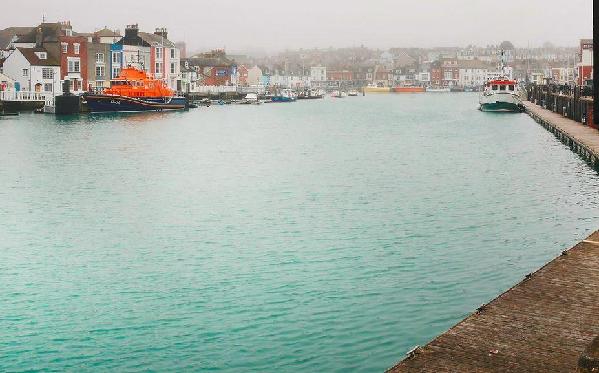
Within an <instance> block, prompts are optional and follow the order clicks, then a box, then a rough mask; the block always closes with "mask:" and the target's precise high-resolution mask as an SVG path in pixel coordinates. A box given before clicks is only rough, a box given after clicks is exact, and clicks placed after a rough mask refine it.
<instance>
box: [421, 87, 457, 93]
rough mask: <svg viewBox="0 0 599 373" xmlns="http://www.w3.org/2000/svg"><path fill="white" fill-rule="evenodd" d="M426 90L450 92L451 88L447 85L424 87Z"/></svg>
mask: <svg viewBox="0 0 599 373" xmlns="http://www.w3.org/2000/svg"><path fill="white" fill-rule="evenodd" d="M426 91H427V92H432V93H445V92H451V89H449V88H448V87H426Z"/></svg>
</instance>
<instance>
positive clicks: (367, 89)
mask: <svg viewBox="0 0 599 373" xmlns="http://www.w3.org/2000/svg"><path fill="white" fill-rule="evenodd" d="M364 92H366V93H389V92H391V89H390V88H389V87H370V86H368V87H364Z"/></svg>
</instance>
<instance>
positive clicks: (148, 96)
mask: <svg viewBox="0 0 599 373" xmlns="http://www.w3.org/2000/svg"><path fill="white" fill-rule="evenodd" d="M84 100H85V101H86V102H87V106H88V108H89V112H90V113H102V112H141V111H166V110H183V109H185V108H186V107H187V99H186V98H185V97H180V96H176V95H175V91H173V90H172V89H170V88H169V87H167V85H166V84H165V83H164V82H163V81H162V80H159V79H153V78H151V77H150V76H148V74H147V73H146V72H145V71H143V70H140V69H137V68H135V67H132V66H128V67H126V68H124V69H122V70H121V72H120V73H119V75H118V76H117V77H116V78H114V79H112V80H111V81H110V88H107V89H104V90H103V91H102V93H101V94H86V95H85V96H84Z"/></svg>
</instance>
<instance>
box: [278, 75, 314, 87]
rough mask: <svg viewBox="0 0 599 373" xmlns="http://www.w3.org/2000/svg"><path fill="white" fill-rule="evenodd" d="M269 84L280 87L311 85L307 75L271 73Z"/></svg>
mask: <svg viewBox="0 0 599 373" xmlns="http://www.w3.org/2000/svg"><path fill="white" fill-rule="evenodd" d="M270 85H271V86H277V87H282V88H304V87H310V86H311V79H310V77H309V76H298V75H273V76H271V77H270Z"/></svg>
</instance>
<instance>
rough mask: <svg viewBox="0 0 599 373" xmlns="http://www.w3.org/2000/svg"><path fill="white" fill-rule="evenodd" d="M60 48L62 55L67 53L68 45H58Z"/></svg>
mask: <svg viewBox="0 0 599 373" xmlns="http://www.w3.org/2000/svg"><path fill="white" fill-rule="evenodd" d="M60 46H61V48H62V53H68V52H69V43H60Z"/></svg>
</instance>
